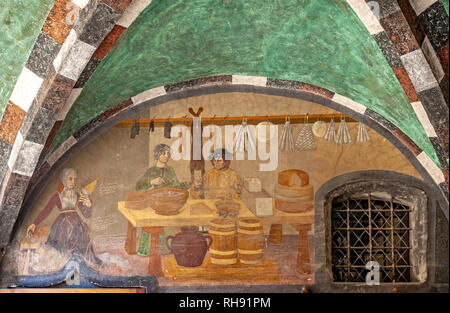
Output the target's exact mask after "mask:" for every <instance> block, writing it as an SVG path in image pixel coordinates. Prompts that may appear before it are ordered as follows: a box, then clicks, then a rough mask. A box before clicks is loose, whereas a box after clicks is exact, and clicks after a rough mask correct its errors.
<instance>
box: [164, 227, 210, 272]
mask: <svg viewBox="0 0 450 313" xmlns="http://www.w3.org/2000/svg"><path fill="white" fill-rule="evenodd" d="M211 243H212V238H211V237H210V236H208V235H207V236H204V235H202V234H201V233H200V232H199V231H198V228H197V227H191V226H184V227H181V232H179V233H178V234H176V235H175V236H168V237H167V238H166V247H167V248H168V249H169V250H170V251H171V252H172V253H173V254H174V256H175V260H176V261H177V264H178V265H181V266H186V267H196V266H200V265H202V263H203V259H204V257H205V255H206V252H207V251H208V248H209V246H210V245H211Z"/></svg>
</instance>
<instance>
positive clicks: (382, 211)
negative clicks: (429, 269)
mask: <svg viewBox="0 0 450 313" xmlns="http://www.w3.org/2000/svg"><path fill="white" fill-rule="evenodd" d="M410 212H411V209H410V207H408V206H406V205H403V204H401V203H399V202H397V201H395V199H393V198H391V199H390V200H380V199H375V198H373V197H371V195H370V194H369V195H368V197H366V198H364V199H356V198H347V199H345V198H337V199H334V200H333V202H332V210H331V245H332V246H331V253H332V262H331V263H332V273H333V280H334V281H335V282H365V281H366V275H367V273H368V272H369V270H368V269H366V264H367V263H368V262H369V261H376V262H378V264H379V265H380V266H379V273H380V282H382V283H394V282H410V281H411V263H410V250H411V246H410V230H411V228H410V221H409V215H410Z"/></svg>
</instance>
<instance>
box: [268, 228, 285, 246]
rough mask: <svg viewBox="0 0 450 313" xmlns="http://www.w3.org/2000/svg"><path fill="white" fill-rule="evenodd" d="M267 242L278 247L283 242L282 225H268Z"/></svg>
mask: <svg viewBox="0 0 450 313" xmlns="http://www.w3.org/2000/svg"><path fill="white" fill-rule="evenodd" d="M269 242H270V243H273V244H276V245H279V244H281V243H282V242H283V225H282V224H272V225H270V232H269Z"/></svg>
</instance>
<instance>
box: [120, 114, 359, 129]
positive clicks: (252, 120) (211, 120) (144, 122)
mask: <svg viewBox="0 0 450 313" xmlns="http://www.w3.org/2000/svg"><path fill="white" fill-rule="evenodd" d="M286 117H287V115H270V116H269V115H261V116H222V117H201V119H202V125H210V124H213V125H235V124H241V123H242V120H243V119H244V118H246V119H247V124H249V125H256V124H258V123H261V122H271V123H273V124H276V125H283V124H284V123H285V122H286ZM289 118H290V121H291V124H302V123H304V122H305V118H306V114H297V115H289ZM342 118H345V121H346V122H357V121H356V120H354V119H352V118H350V117H348V116H346V115H344V114H341V113H336V114H308V122H309V123H314V122H316V121H318V120H321V121H324V122H327V123H328V122H330V120H331V119H334V121H335V122H336V123H338V122H339V121H340V120H341V119H342ZM167 120H168V118H155V119H153V122H154V123H155V127H163V126H164V124H165V123H166V122H167ZM150 121H151V119H140V120H139V127H140V128H149V125H150ZM169 121H170V122H171V123H172V124H173V125H175V124H181V125H191V124H192V121H193V117H174V118H170V119H169ZM133 125H134V120H123V121H121V122H120V123H119V124H116V125H115V126H114V128H131V127H133Z"/></svg>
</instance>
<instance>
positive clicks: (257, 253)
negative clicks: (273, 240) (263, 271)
mask: <svg viewBox="0 0 450 313" xmlns="http://www.w3.org/2000/svg"><path fill="white" fill-rule="evenodd" d="M238 251H239V260H240V261H241V263H243V264H258V263H260V262H261V261H262V257H263V253H264V231H263V227H262V224H261V222H260V221H259V220H258V219H255V218H247V219H242V220H240V221H239V228H238Z"/></svg>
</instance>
